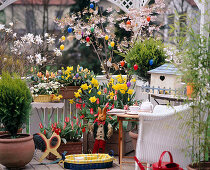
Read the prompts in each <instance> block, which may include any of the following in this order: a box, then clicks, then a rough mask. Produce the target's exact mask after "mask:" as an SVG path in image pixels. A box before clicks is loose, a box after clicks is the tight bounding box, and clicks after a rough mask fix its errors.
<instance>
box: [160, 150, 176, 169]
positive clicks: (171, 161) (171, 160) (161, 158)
mask: <svg viewBox="0 0 210 170" xmlns="http://www.w3.org/2000/svg"><path fill="white" fill-rule="evenodd" d="M166 152H168V154H169V157H170V163H173V162H174V161H173V157H172V155H171V152H169V151H164V152H163V153H162V154H161V155H160V159H159V162H158V168H160V167H161V164H162V160H163V156H164V155H165V153H166Z"/></svg>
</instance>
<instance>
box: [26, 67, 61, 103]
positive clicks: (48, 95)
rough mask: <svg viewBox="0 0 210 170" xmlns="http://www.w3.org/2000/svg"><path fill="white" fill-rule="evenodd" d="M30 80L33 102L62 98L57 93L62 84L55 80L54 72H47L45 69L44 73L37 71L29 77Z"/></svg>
mask: <svg viewBox="0 0 210 170" xmlns="http://www.w3.org/2000/svg"><path fill="white" fill-rule="evenodd" d="M31 80H32V82H31V87H30V90H31V94H32V96H33V99H34V102H51V101H60V99H61V98H62V96H59V95H57V94H58V92H59V88H60V87H62V85H61V84H60V83H59V82H57V81H56V79H55V74H54V73H52V72H51V74H49V72H48V71H46V74H45V75H44V74H42V73H41V72H38V73H37V75H36V76H32V77H31Z"/></svg>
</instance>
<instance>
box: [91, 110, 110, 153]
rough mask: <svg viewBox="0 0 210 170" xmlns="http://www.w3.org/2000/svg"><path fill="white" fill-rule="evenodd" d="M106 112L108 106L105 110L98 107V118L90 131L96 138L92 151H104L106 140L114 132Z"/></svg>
mask: <svg viewBox="0 0 210 170" xmlns="http://www.w3.org/2000/svg"><path fill="white" fill-rule="evenodd" d="M106 112H107V108H106V107H104V108H103V111H101V108H100V107H98V118H97V119H96V120H95V121H94V124H92V125H91V127H90V131H91V133H93V136H94V138H95V143H94V147H93V152H92V153H104V152H105V144H106V140H107V139H109V138H110V137H111V135H112V133H113V128H112V125H111V124H110V123H108V122H107V121H106Z"/></svg>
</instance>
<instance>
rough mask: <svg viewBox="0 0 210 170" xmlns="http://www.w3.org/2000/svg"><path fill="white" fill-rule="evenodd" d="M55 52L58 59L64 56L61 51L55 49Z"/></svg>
mask: <svg viewBox="0 0 210 170" xmlns="http://www.w3.org/2000/svg"><path fill="white" fill-rule="evenodd" d="M53 51H54V53H55V55H56V56H57V57H59V56H62V52H61V50H59V49H57V48H55V49H54V50H53Z"/></svg>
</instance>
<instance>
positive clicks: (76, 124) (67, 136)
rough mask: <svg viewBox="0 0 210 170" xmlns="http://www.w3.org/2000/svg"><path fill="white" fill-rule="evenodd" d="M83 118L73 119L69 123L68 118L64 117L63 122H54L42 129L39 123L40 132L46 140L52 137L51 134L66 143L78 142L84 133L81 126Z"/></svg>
mask: <svg viewBox="0 0 210 170" xmlns="http://www.w3.org/2000/svg"><path fill="white" fill-rule="evenodd" d="M81 119H83V117H80V119H79V118H76V117H74V118H73V120H72V121H70V119H69V117H66V118H65V120H64V122H63V121H62V120H61V121H60V122H57V123H56V122H54V123H52V124H51V125H50V124H49V125H48V127H43V125H42V123H39V127H40V132H41V133H43V134H44V135H45V136H46V137H47V138H48V139H49V138H50V137H51V136H52V134H53V132H55V133H56V134H58V135H60V137H61V140H62V141H63V142H64V143H66V142H78V141H79V140H80V139H81V137H82V133H83V132H85V126H84V125H83V124H82V120H81Z"/></svg>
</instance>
